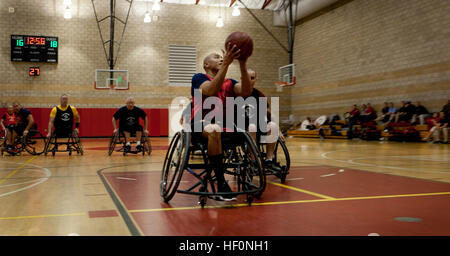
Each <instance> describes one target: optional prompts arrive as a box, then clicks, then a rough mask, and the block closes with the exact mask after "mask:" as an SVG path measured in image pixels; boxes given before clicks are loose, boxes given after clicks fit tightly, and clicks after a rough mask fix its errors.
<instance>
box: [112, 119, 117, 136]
mask: <svg viewBox="0 0 450 256" xmlns="http://www.w3.org/2000/svg"><path fill="white" fill-rule="evenodd" d="M112 124H113V127H114V133H116V132H117V120H116V119H115V118H114V117H113V118H112Z"/></svg>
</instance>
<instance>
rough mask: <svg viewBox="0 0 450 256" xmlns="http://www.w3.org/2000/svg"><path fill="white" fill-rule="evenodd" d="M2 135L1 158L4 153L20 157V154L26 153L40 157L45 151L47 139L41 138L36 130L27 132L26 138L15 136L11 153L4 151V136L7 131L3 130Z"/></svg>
mask: <svg viewBox="0 0 450 256" xmlns="http://www.w3.org/2000/svg"><path fill="white" fill-rule="evenodd" d="M2 133H3V135H2V136H1V142H0V146H1V149H0V151H1V155H2V156H3V155H4V153H5V152H6V153H8V154H10V155H21V153H22V152H24V151H26V152H28V153H29V154H31V155H40V154H42V153H44V151H45V145H47V138H46V137H45V136H43V135H42V134H41V133H40V132H39V131H38V130H35V129H31V130H29V131H28V134H27V135H26V136H23V135H19V136H17V137H16V139H15V143H14V145H13V147H14V150H13V151H11V150H7V149H6V135H7V133H8V131H7V130H4V131H3V132H2Z"/></svg>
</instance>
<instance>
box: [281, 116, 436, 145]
mask: <svg viewBox="0 0 450 256" xmlns="http://www.w3.org/2000/svg"><path fill="white" fill-rule="evenodd" d="M336 123H337V124H338V125H334V128H335V129H336V133H335V134H333V135H332V131H331V129H330V125H322V126H320V127H321V128H323V130H324V134H325V139H348V138H349V136H348V128H347V129H345V126H346V121H345V120H339V121H337V122H336ZM353 127H354V130H355V134H354V135H355V136H359V135H360V134H361V131H362V127H361V125H354V126H353ZM297 128H298V127H297ZM386 128H387V127H386V126H385V125H376V130H377V131H379V134H380V135H379V138H383V140H390V139H393V138H394V136H395V135H396V134H398V133H401V132H405V131H407V130H408V129H409V130H415V131H417V132H418V133H419V136H420V140H422V141H423V139H424V138H425V137H426V136H427V135H428V125H415V126H412V125H409V124H408V125H405V124H399V125H394V126H391V130H390V131H385V130H386ZM287 135H288V136H292V137H297V138H320V136H319V130H318V129H316V130H288V131H287ZM379 138H378V139H379Z"/></svg>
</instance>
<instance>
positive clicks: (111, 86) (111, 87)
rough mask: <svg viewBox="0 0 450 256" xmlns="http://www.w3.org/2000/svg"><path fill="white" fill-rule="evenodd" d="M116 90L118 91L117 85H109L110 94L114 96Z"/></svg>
mask: <svg viewBox="0 0 450 256" xmlns="http://www.w3.org/2000/svg"><path fill="white" fill-rule="evenodd" d="M115 90H116V85H115V84H109V94H113V93H114V91H115Z"/></svg>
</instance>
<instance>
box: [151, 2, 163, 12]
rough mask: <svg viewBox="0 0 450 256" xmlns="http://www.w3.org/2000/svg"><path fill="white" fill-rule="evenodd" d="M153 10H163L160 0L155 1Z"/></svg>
mask: <svg viewBox="0 0 450 256" xmlns="http://www.w3.org/2000/svg"><path fill="white" fill-rule="evenodd" d="M152 10H153V11H159V10H161V5H160V4H159V2H158V0H155V3H154V4H153V7H152Z"/></svg>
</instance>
